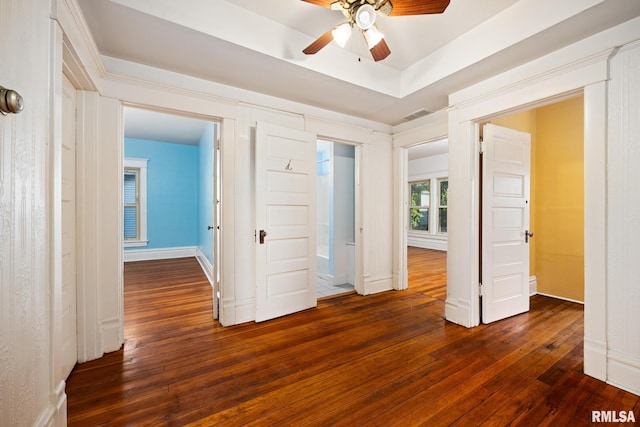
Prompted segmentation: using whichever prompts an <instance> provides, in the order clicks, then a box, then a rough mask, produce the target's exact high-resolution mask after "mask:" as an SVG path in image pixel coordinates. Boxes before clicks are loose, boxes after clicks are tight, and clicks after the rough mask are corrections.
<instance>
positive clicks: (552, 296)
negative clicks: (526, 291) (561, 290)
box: [536, 292, 584, 305]
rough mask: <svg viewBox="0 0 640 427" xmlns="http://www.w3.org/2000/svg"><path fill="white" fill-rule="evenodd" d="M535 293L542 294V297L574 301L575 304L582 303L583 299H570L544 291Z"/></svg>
mask: <svg viewBox="0 0 640 427" xmlns="http://www.w3.org/2000/svg"><path fill="white" fill-rule="evenodd" d="M536 294H537V295H542V296H543V297H549V298H555V299H561V300H563V301H569V302H575V303H576V304H582V305H584V301H578V300H575V299H571V298H565V297H559V296H558V295H551V294H545V293H544V292H536Z"/></svg>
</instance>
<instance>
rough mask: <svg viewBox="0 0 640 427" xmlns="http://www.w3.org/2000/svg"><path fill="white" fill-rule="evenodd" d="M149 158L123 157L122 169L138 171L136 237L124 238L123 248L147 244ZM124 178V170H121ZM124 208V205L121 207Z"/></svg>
mask: <svg viewBox="0 0 640 427" xmlns="http://www.w3.org/2000/svg"><path fill="white" fill-rule="evenodd" d="M148 161H149V159H138V158H133V157H125V159H124V163H123V165H124V169H135V170H136V171H137V172H138V180H139V182H138V206H139V210H138V221H137V222H138V227H139V230H138V239H135V240H134V239H126V240H124V247H125V248H136V247H143V246H147V245H148V244H149V240H148V239H147V162H148ZM122 179H123V180H124V171H123V172H122ZM123 209H124V207H123Z"/></svg>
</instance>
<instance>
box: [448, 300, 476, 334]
mask: <svg viewBox="0 0 640 427" xmlns="http://www.w3.org/2000/svg"><path fill="white" fill-rule="evenodd" d="M470 313H471V307H470V306H469V301H466V300H461V299H458V298H451V297H447V300H446V301H445V304H444V315H445V318H446V319H447V320H448V321H449V322H453V323H456V324H458V325H462V326H464V327H465V328H471V327H474V326H477V325H474V324H472V323H471V322H470Z"/></svg>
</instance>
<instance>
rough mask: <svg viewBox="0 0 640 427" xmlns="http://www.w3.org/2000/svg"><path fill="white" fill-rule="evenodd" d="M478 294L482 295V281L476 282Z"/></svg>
mask: <svg viewBox="0 0 640 427" xmlns="http://www.w3.org/2000/svg"><path fill="white" fill-rule="evenodd" d="M478 296H482V283H478Z"/></svg>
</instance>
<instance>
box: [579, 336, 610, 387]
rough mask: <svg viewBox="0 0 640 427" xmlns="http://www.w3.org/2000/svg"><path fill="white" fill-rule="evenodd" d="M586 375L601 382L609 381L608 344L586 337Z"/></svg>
mask: <svg viewBox="0 0 640 427" xmlns="http://www.w3.org/2000/svg"><path fill="white" fill-rule="evenodd" d="M584 373H585V374H586V375H589V376H590V377H593V378H597V379H599V380H600V381H606V380H607V343H606V342H603V341H599V340H594V339H592V338H590V337H588V336H585V337H584Z"/></svg>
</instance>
